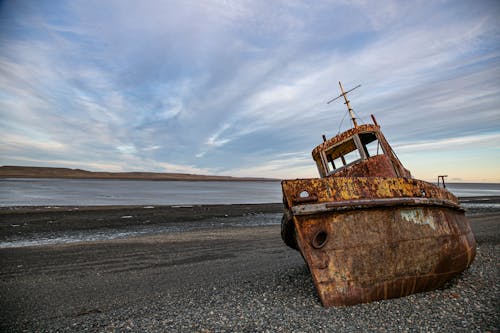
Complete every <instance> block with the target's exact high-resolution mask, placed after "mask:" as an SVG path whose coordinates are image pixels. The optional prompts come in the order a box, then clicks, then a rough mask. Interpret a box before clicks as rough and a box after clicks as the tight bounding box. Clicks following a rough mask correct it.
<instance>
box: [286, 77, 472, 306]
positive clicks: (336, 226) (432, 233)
mask: <svg viewBox="0 0 500 333" xmlns="http://www.w3.org/2000/svg"><path fill="white" fill-rule="evenodd" d="M339 85H340V90H341V94H340V95H339V96H338V97H336V98H334V99H332V100H331V101H330V102H332V101H333V100H336V99H338V98H341V97H343V98H344V100H345V104H346V106H347V109H348V112H349V115H350V118H351V121H352V124H353V127H352V128H351V129H349V130H347V131H345V132H343V133H340V134H338V135H336V136H335V137H333V138H331V139H327V138H326V137H325V136H324V135H323V142H322V143H321V144H319V145H318V146H317V147H315V148H314V149H313V151H312V157H313V160H314V162H315V163H316V166H317V168H318V171H319V175H320V178H313V179H295V180H283V181H282V182H281V186H282V190H283V201H284V205H285V212H284V215H283V219H282V225H281V237H282V239H283V241H284V242H285V243H286V244H287V245H288V246H289V247H291V248H293V249H296V250H298V251H300V253H301V254H302V256H303V258H304V260H305V262H306V264H307V266H308V268H309V270H310V273H311V275H312V279H313V282H314V285H315V287H316V290H317V293H318V296H319V298H320V300H321V302H322V304H323V305H324V306H327V307H328V306H339V305H354V304H358V303H366V302H371V301H376V300H383V299H389V298H395V297H403V296H407V295H409V294H413V293H417V292H423V291H429V290H433V289H436V288H439V287H441V286H443V285H444V284H445V283H446V282H447V281H449V280H450V279H451V278H453V277H454V276H456V275H458V274H460V273H461V272H462V271H464V270H465V269H466V268H468V267H469V266H470V265H471V263H472V261H473V260H474V257H475V254H476V242H475V239H474V235H473V233H472V230H471V228H470V225H469V223H468V221H467V218H466V217H465V212H464V209H463V208H462V207H461V206H460V204H459V201H458V199H457V198H456V197H455V196H454V195H453V194H451V193H450V192H448V191H447V190H446V189H445V188H444V187H439V186H436V185H434V184H432V183H428V182H425V181H422V180H418V179H414V178H412V176H411V174H410V171H409V170H407V169H406V168H405V167H404V166H403V164H402V163H401V161H400V160H399V159H398V157H397V155H396V153H395V152H394V150H393V149H392V148H391V146H390V145H389V143H388V142H387V140H386V138H385V137H384V135H383V134H382V132H381V130H380V126H379V125H378V124H377V121H376V119H375V117H374V116H372V121H373V123H372V124H358V122H357V118H356V117H355V115H354V112H353V110H352V108H351V106H350V102H349V100H348V99H347V93H349V92H351V91H352V90H354V89H356V88H357V87H359V86H357V87H355V88H354V89H351V90H349V91H347V92H345V91H344V89H343V87H342V84H341V83H340V82H339ZM330 102H328V103H330Z"/></svg>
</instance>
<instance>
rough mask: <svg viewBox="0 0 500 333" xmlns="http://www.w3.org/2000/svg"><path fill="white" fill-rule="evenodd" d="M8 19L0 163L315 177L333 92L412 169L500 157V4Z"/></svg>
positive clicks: (9, 14) (0, 20) (1, 74)
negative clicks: (491, 154)
mask: <svg viewBox="0 0 500 333" xmlns="http://www.w3.org/2000/svg"><path fill="white" fill-rule="evenodd" d="M1 6H2V7H0V9H1V10H0V46H1V47H0V113H1V118H0V131H2V133H4V139H2V146H3V148H2V150H1V156H0V163H1V164H16V163H17V164H18V163H20V161H23V163H26V164H32V165H41V164H43V165H49V164H51V163H56V164H57V165H61V166H64V165H77V164H79V163H80V164H81V165H82V167H83V166H85V165H86V166H88V167H90V168H91V169H93V170H95V168H100V167H101V166H102V167H103V168H108V167H109V168H113V169H114V170H116V169H117V168H118V169H120V170H124V171H132V170H146V171H168V170H178V171H180V172H182V170H186V171H188V172H191V171H192V172H203V173H215V174H229V175H242V176H272V177H293V178H295V177H313V176H316V169H315V166H314V163H313V161H312V160H311V159H310V151H311V150H312V148H313V147H314V146H315V145H317V144H318V143H320V138H321V134H327V135H328V136H332V135H335V134H336V133H337V131H338V130H339V123H340V122H341V120H342V118H343V117H344V115H345V109H344V106H343V105H342V104H341V103H339V104H333V105H326V101H327V100H328V99H329V98H331V97H334V96H336V95H338V89H337V81H339V80H341V81H343V83H344V86H346V87H352V86H354V85H356V84H362V87H361V88H360V89H358V90H356V91H355V92H353V93H352V96H351V102H352V104H353V106H354V108H355V111H356V112H357V113H358V114H360V116H361V117H362V119H369V114H370V113H374V114H376V116H377V119H378V120H379V122H380V123H381V124H382V126H383V129H384V132H385V134H386V136H387V137H388V139H389V140H390V141H391V142H392V143H393V144H394V145H395V146H396V147H397V148H398V149H401V150H402V154H403V155H405V156H408V158H409V163H410V164H412V163H413V162H412V161H415V160H417V159H419V158H424V156H425V153H426V150H428V149H443V150H446V149H452V150H453V151H456V152H457V154H458V153H460V149H461V148H460V147H465V148H463V149H468V147H470V145H473V144H476V143H477V144H481V145H482V147H485V149H486V148H487V149H490V150H491V149H493V150H495V149H496V151H498V144H496V143H495V142H498V140H496V139H497V138H498V135H499V133H500V128H499V126H498V124H500V112H499V109H498V105H499V102H500V80H499V79H498V78H499V77H500V47H499V46H498V45H500V43H499V36H500V27H499V25H498V23H497V20H496V19H497V17H499V14H500V6H499V5H498V4H497V3H496V2H494V1H480V2H475V3H466V2H464V3H457V2H447V1H444V2H439V3H430V4H429V3H425V4H423V3H420V2H418V1H416V2H411V3H410V2H400V1H384V2H383V3H371V2H365V1H349V2H347V1H317V2H314V3H310V2H305V1H283V2H280V1H278V2H274V3H269V2H266V1H251V2H247V1H232V2H229V3H228V2H224V1H216V0H213V1H203V2H189V1H166V2H163V1H161V2H156V1H151V2H147V3H138V2H127V1H106V2H101V1H91V2H88V1H86V2H83V1H73V2H70V3H66V2H51V3H40V2H35V1H33V2H29V1H27V2H22V3H18V2H10V3H4V4H2V5H1ZM28 22H29V24H28ZM348 125H349V124H348V122H347V121H344V122H343V126H342V128H341V129H346V128H347V126H348ZM462 137H464V138H465V139H463V140H462V139H461V138H462ZM488 138H490V139H488ZM464 140H465V141H464ZM467 140H469V141H467ZM474 140H479V141H474ZM464 152H465V151H464ZM297 154H298V155H297ZM89 161H92V163H90V162H89ZM496 162H499V163H500V161H498V159H496V160H493V162H491V163H496ZM183 168H184V169H183ZM455 169H456V170H451V171H450V172H449V173H450V174H452V173H456V177H457V178H458V177H460V178H464V177H462V176H461V172H464V173H465V171H464V170H462V171H461V170H460V167H459V166H456V167H455ZM492 170H493V168H492ZM429 172H431V171H429ZM490 176H491V177H490V178H491V179H498V181H500V174H498V173H496V174H495V171H492V174H491V175H490ZM424 177H429V178H431V177H433V176H432V175H430V174H429V175H427V174H426V175H424Z"/></svg>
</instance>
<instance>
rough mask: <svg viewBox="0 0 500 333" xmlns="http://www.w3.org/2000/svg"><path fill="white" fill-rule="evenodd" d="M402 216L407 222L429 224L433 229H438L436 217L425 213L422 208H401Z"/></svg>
mask: <svg viewBox="0 0 500 333" xmlns="http://www.w3.org/2000/svg"><path fill="white" fill-rule="evenodd" d="M400 213H401V218H402V219H403V220H405V221H407V222H412V223H414V224H420V225H428V226H430V227H431V228H432V229H433V230H436V225H435V224H434V217H433V216H432V215H428V214H425V213H424V210H423V209H422V208H414V209H405V210H401V212H400Z"/></svg>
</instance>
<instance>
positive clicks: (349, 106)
mask: <svg viewBox="0 0 500 333" xmlns="http://www.w3.org/2000/svg"><path fill="white" fill-rule="evenodd" d="M339 86H340V91H341V92H342V94H340V95H338V96H337V97H335V98H334V99H331V100H329V101H328V102H327V103H326V104H330V103H331V102H333V101H335V100H337V99H339V98H340V97H344V101H345V103H344V104H345V105H346V106H347V110H349V116H350V117H351V120H352V123H353V125H354V128H356V127H358V122H357V121H356V117H355V116H354V112H353V110H352V108H351V103H350V101H349V100H348V99H347V94H348V93H350V92H351V91H353V90H354V89H356V88H359V87H361V85H360V84H358V85H357V86H356V87H354V88H352V89H351V90H349V91H344V87H342V83H340V81H339Z"/></svg>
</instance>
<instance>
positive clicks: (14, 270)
mask: <svg viewBox="0 0 500 333" xmlns="http://www.w3.org/2000/svg"><path fill="white" fill-rule="evenodd" d="M499 218H500V211H499V210H496V211H495V210H493V211H491V210H488V212H485V213H483V214H482V213H481V212H475V213H474V214H472V215H471V216H470V222H471V225H472V227H473V230H474V233H475V236H476V240H477V243H478V251H477V256H476V259H475V261H474V263H473V265H472V266H471V267H470V269H468V270H467V271H465V272H464V273H463V274H461V275H460V276H458V277H457V278H455V279H454V280H453V281H451V282H450V283H448V284H447V285H446V286H445V287H444V288H442V289H439V290H435V291H432V292H427V293H421V294H414V295H411V296H408V297H405V298H399V299H392V300H386V301H380V302H373V303H369V304H361V305H356V306H351V307H336V308H323V307H322V306H321V304H320V302H319V299H318V297H317V295H316V292H315V289H314V286H313V283H312V280H311V277H310V275H309V272H308V270H307V267H306V266H305V264H304V261H303V260H302V258H301V257H300V254H299V253H298V252H296V251H294V250H291V249H289V248H287V247H286V246H284V245H283V244H282V242H281V239H280V237H279V226H260V227H253V228H241V227H240V228H235V227H230V228H217V229H216V230H213V231H210V232H207V231H189V232H184V233H179V234H177V235H172V234H164V235H159V236H154V237H140V238H134V239H128V240H115V241H107V242H89V243H82V244H71V245H57V246H43V247H31V248H18V249H0V264H1V268H0V318H1V323H0V331H2V332H23V331H24V332H34V331H37V332H68V331H71V332H85V331H92V332H388V331H389V332H498V331H499V328H500V320H499V318H500V317H499V309H500V307H499V299H500V298H499V296H500V293H499V283H498V278H499V272H498V268H499V264H500V261H499V258H500V256H499V254H500V253H499V252H500V251H499V250H500V245H499V244H500V242H499V241H500V228H499Z"/></svg>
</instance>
